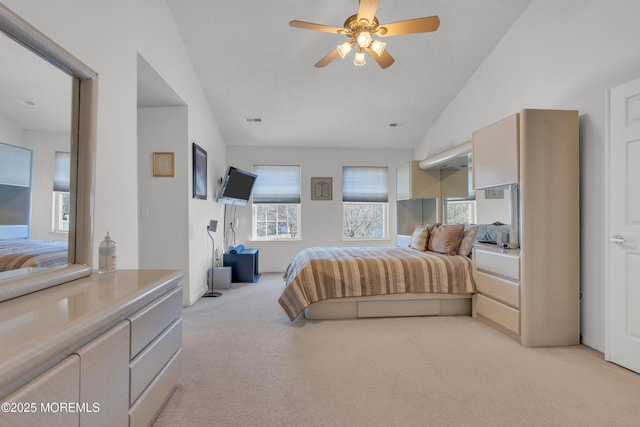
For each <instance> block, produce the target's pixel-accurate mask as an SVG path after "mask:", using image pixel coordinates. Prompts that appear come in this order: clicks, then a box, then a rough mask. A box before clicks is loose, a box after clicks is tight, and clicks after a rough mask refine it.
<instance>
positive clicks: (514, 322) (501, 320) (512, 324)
mask: <svg viewBox="0 0 640 427" xmlns="http://www.w3.org/2000/svg"><path fill="white" fill-rule="evenodd" d="M476 311H477V313H478V314H479V315H482V316H484V317H486V318H487V319H489V320H492V321H494V322H496V323H497V324H499V325H502V326H504V327H505V328H507V329H508V330H510V331H511V332H514V333H516V334H518V335H520V312H519V311H518V310H516V309H514V308H511V307H508V306H506V305H504V304H502V303H500V302H498V301H494V300H492V299H491V298H487V297H486V296H484V295H482V294H478V295H476Z"/></svg>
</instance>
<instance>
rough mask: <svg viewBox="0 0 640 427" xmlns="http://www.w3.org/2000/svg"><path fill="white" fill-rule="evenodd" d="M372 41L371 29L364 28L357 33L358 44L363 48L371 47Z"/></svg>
mask: <svg viewBox="0 0 640 427" xmlns="http://www.w3.org/2000/svg"><path fill="white" fill-rule="evenodd" d="M372 41H373V39H372V38H371V33H370V32H369V31H366V30H362V31H360V32H359V33H358V34H357V35H356V43H358V46H360V47H361V48H363V49H365V48H367V47H369V46H370V45H371V42H372Z"/></svg>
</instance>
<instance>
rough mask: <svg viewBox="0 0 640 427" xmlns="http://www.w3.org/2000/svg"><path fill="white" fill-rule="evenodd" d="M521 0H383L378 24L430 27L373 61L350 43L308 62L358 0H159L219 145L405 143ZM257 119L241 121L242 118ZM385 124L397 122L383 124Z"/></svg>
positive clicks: (331, 45) (332, 40) (414, 138)
mask: <svg viewBox="0 0 640 427" xmlns="http://www.w3.org/2000/svg"><path fill="white" fill-rule="evenodd" d="M529 3H530V0H432V1H425V0H381V1H380V6H379V8H378V12H377V14H376V16H377V17H378V20H379V21H380V23H388V22H395V21H401V20H405V19H411V18H417V17H423V16H431V15H438V16H439V17H440V21H441V24H440V28H439V29H438V30H437V31H436V32H433V33H423V34H411V35H404V36H397V37H388V38H385V40H384V41H386V42H387V51H388V52H389V53H390V54H391V55H392V56H393V57H394V58H395V60H396V62H395V63H394V64H393V65H392V66H391V67H389V68H387V69H384V70H383V69H381V68H379V67H378V65H377V64H376V63H375V62H374V61H373V60H372V59H368V60H367V64H366V65H365V66H364V67H356V66H354V65H353V64H352V60H353V52H352V53H351V54H350V55H349V56H347V57H346V58H345V59H341V58H340V57H338V58H337V59H336V60H335V61H333V62H332V63H331V64H329V65H328V66H327V67H325V68H315V67H314V64H315V63H316V62H317V61H318V60H320V59H321V58H322V57H324V56H325V55H326V54H328V53H329V52H330V51H331V50H333V49H335V47H336V45H337V44H339V43H342V42H343V41H345V40H346V38H345V37H344V36H340V35H337V34H330V33H325V32H317V31H310V30H304V29H298V28H292V27H290V26H289V25H288V23H289V21H290V20H293V19H297V20H301V21H308V22H314V23H319V24H325V25H330V26H335V27H342V24H343V22H344V20H345V19H346V18H347V17H348V16H350V15H352V14H354V13H356V12H357V9H358V1H356V0H324V1H313V0H277V1H256V0H253V1H249V0H234V1H211V0H168V4H169V7H170V9H171V11H172V13H173V15H174V17H175V20H176V22H177V25H178V28H179V31H180V33H181V34H182V37H183V39H184V42H185V45H186V47H187V50H188V52H189V55H190V57H191V59H192V62H193V64H194V66H195V69H196V71H197V73H198V75H199V77H200V79H201V82H202V85H203V87H204V90H205V92H206V94H207V96H208V98H209V101H210V103H211V105H212V108H213V110H214V114H215V116H216V119H217V121H218V125H219V126H220V129H221V132H222V135H223V138H224V140H225V142H226V143H227V144H228V145H263V146H296V147H357V148H391V147H393V148H404V149H407V148H409V149H411V148H414V147H415V146H416V145H417V144H418V143H419V142H420V141H421V140H422V138H423V137H424V136H425V135H426V133H427V131H428V130H429V128H430V127H431V125H432V124H433V123H434V121H435V120H437V118H438V116H439V115H440V114H441V113H442V111H443V110H444V109H445V108H446V106H447V105H448V104H449V102H451V100H452V99H453V98H454V97H455V96H456V95H457V93H458V92H459V91H460V89H461V88H462V87H463V86H464V84H465V83H466V81H467V80H468V79H469V78H470V76H471V75H472V74H473V73H474V71H475V70H476V69H477V68H478V66H479V65H480V64H481V63H482V61H483V60H484V59H485V57H486V56H487V55H488V54H489V53H490V51H491V50H492V48H493V47H494V46H495V44H496V43H497V42H498V41H499V40H500V39H501V37H502V36H503V35H504V33H505V32H506V31H507V30H508V29H509V28H510V26H511V25H512V24H513V22H514V21H515V19H517V17H518V16H519V15H520V14H521V13H522V11H523V10H524V9H525V8H526V6H527V5H528V4H529ZM256 117H259V118H262V120H263V122H262V123H248V122H247V120H246V119H247V118H256ZM390 123H397V126H395V127H390V126H389V124H390Z"/></svg>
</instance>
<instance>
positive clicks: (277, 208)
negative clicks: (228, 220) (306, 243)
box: [252, 165, 301, 240]
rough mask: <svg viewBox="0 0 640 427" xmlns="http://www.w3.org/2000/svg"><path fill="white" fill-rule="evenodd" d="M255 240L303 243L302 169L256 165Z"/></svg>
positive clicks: (298, 167) (254, 167)
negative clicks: (301, 231)
mask: <svg viewBox="0 0 640 427" xmlns="http://www.w3.org/2000/svg"><path fill="white" fill-rule="evenodd" d="M253 173H254V174H256V175H257V178H256V182H255V185H254V187H253V221H252V222H253V227H252V228H253V238H254V239H255V240H283V239H300V210H301V208H300V166H288V165H287V166H282V165H254V166H253Z"/></svg>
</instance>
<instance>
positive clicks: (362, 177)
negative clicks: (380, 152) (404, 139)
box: [342, 166, 389, 239]
mask: <svg viewBox="0 0 640 427" xmlns="http://www.w3.org/2000/svg"><path fill="white" fill-rule="evenodd" d="M388 194H389V185H388V168H386V167H365V166H345V167H344V168H342V202H343V221H342V230H343V231H342V235H343V237H344V238H345V239H386V238H387V228H388V227H387V211H388V209H389V207H388V200H389V196H388Z"/></svg>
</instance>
